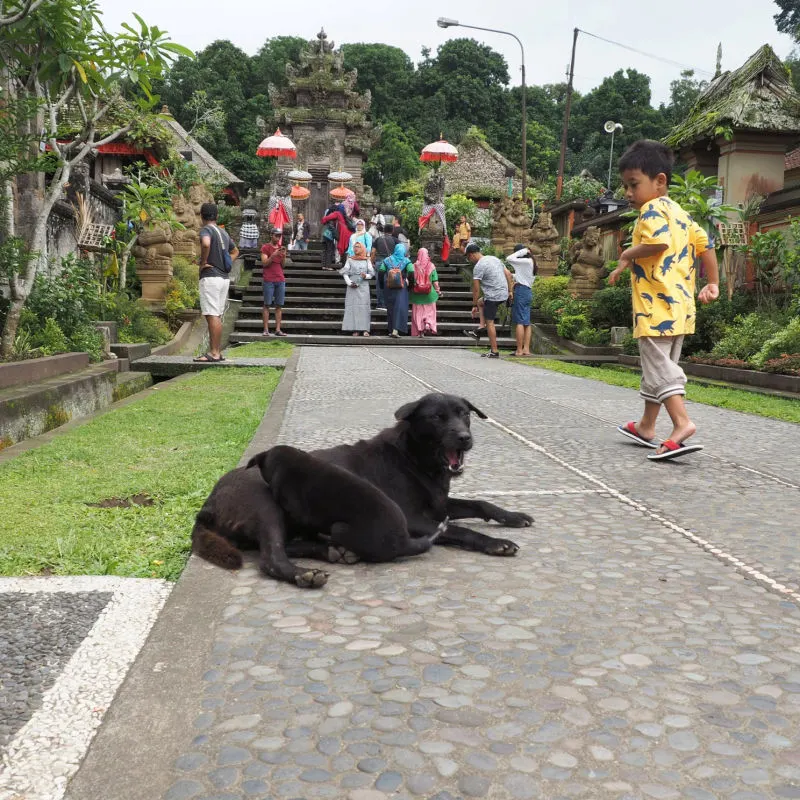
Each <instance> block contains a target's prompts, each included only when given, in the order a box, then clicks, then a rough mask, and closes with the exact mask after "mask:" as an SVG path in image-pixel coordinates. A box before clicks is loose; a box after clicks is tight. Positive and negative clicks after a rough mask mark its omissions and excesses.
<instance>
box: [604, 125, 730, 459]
mask: <svg viewBox="0 0 800 800" xmlns="http://www.w3.org/2000/svg"><path fill="white" fill-rule="evenodd" d="M672 164H673V155H672V151H671V150H670V149H669V148H668V147H666V146H665V145H663V144H661V143H660V142H655V141H650V140H648V139H642V140H640V141H638V142H634V143H633V144H632V145H631V146H630V147H629V148H628V149H627V150H626V151H625V152H624V153H623V154H622V156H621V157H620V160H619V171H620V175H621V177H622V185H623V187H624V189H625V198H626V200H628V202H629V203H630V204H631V206H632V207H633V208H635V209H637V210H638V211H639V218H638V219H637V220H636V224H635V226H634V228H633V246H632V247H629V248H628V249H627V250H625V252H624V253H622V255H621V256H620V257H619V266H618V267H617V268H616V269H615V270H614V271H613V272H612V273H611V274H610V275H609V276H608V282H609V283H610V284H611V285H612V286H613V285H614V284H615V283H616V282H617V281H618V280H619V276H620V275H621V274H622V272H624V270H626V269H630V270H631V272H632V276H633V280H631V292H632V295H633V318H634V330H633V335H634V336H635V337H637V339H638V342H639V355H640V359H641V368H642V382H641V387H640V390H639V394H640V395H641V396H642V399H643V400H644V413H643V414H642V418H641V419H640V420H639V422H638V423H636V422H628V423H626V424H625V425H620V426H619V427H618V428H617V430H618V431H619V432H620V433H621V434H622V435H623V436H625V437H627V438H628V439H631V440H633V441H634V442H636V444H638V445H640V446H642V447H649V448H652V449H654V450H655V451H656V452H655V453H651V454H650V455H648V458H649V459H651V460H653V461H664V460H667V459H672V458H676V457H678V456H682V455H685V454H687V453H693V452H696V451H697V450H702V449H703V446H702V445H699V444H686V441H687V439H689V438H691V437H692V436H694V434H695V431H696V430H697V428H696V426H695V424H694V422H692V420H691V419H689V414H688V412H687V411H686V403H685V402H684V395H685V394H686V388H685V387H686V375H685V373H684V371H683V370H682V369H681V367H680V365H679V364H678V361H679V359H680V356H681V347H682V345H683V337H684V336H687V335H689V334H692V333H694V325H695V316H696V309H695V299H694V291H695V275H696V264H695V261H696V257H698V256H699V258H700V264H701V266H702V267H703V269H704V270H705V275H706V279H707V283H706V285H705V286H704V287H703V288H702V289H701V290H700V293H699V295H698V300H700V302H701V303H710V302H712V301H713V300H716V299H717V298H718V297H719V266H718V264H717V256H716V253H715V251H714V248H713V247H710V246H709V242H708V236H707V235H706V232H705V231H704V230H703V229H702V228H701V227H700V226H699V225H698V224H697V223H696V222H695V221H694V220H693V219H692V218H691V217H690V216H689V215H688V214H687V213H686V212H685V211H684V210H683V209H682V208H681V207H680V206H679V205H678V204H677V203H676V202H674V201H673V200H671V199H670V198H669V197H668V196H667V191H668V187H669V184H670V180H671V178H672ZM662 405H663V406H664V407H665V408H666V409H667V413H668V414H669V416H670V419H671V420H672V432H671V433H670V435H669V438H667V439H665V440H664V441H663V442H661V443H660V444H659V443H658V442H657V441H656V440H655V435H656V419H657V418H658V412H659V411H661V406H662Z"/></svg>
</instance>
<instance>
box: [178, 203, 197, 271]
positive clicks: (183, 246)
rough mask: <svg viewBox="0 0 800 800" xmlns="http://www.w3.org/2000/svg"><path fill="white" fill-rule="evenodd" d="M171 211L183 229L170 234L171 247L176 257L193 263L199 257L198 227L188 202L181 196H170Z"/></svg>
mask: <svg viewBox="0 0 800 800" xmlns="http://www.w3.org/2000/svg"><path fill="white" fill-rule="evenodd" d="M172 210H173V212H174V213H175V217H176V219H177V220H178V222H180V223H181V225H183V228H182V229H181V228H176V229H175V230H174V231H173V232H172V247H173V248H174V250H175V255H176V256H183V257H184V258H187V259H189V261H194V260H196V259H197V257H198V256H199V255H200V235H199V234H200V225H199V224H198V221H197V216H196V215H195V213H194V209H193V208H192V206H191V204H190V203H189V201H188V200H187V199H186V198H185V197H184V196H183V195H182V194H176V195H173V196H172Z"/></svg>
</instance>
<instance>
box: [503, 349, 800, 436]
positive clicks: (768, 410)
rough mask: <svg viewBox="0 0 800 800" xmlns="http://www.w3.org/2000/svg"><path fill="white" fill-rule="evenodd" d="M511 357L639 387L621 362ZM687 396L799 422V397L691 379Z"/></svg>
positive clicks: (592, 378) (689, 398)
mask: <svg viewBox="0 0 800 800" xmlns="http://www.w3.org/2000/svg"><path fill="white" fill-rule="evenodd" d="M507 360H508V361H511V362H514V363H517V364H525V365H527V366H531V367H540V368H542V369H549V370H552V371H553V372H563V373H565V374H566V375H576V376H578V377H580V378H590V379H591V380H595V381H602V382H603V383H610V384H611V385H612V386H624V387H625V388H627V389H638V388H639V374H638V373H636V372H632V371H631V370H629V369H627V368H626V367H624V366H622V365H617V364H609V365H604V366H602V367H589V366H586V365H585V364H575V363H572V362H568V361H552V360H549V359H528V358H509V359H507ZM686 397H687V399H688V400H693V401H694V402H695V403H703V404H704V405H707V406H717V408H729V409H731V410H732V411H742V412H744V413H745V414H757V415H758V416H760V417H771V418H772V419H780V420H784V421H785V422H800V399H797V400H793V399H791V398H784V397H773V396H771V395H766V394H757V393H756V392H748V391H745V390H744V389H731V388H728V387H727V386H700V385H698V384H697V383H693V382H692V377H691V376H689V383H688V384H687V386H686Z"/></svg>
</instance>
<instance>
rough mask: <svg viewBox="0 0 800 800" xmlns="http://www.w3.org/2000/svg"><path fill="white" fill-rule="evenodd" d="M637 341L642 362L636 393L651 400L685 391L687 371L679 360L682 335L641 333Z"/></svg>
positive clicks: (660, 400)
mask: <svg viewBox="0 0 800 800" xmlns="http://www.w3.org/2000/svg"><path fill="white" fill-rule="evenodd" d="M637 341H638V342H639V356H640V357H641V365H642V383H641V387H640V389H639V394H640V395H641V396H642V397H643V398H644V399H645V400H648V401H649V402H651V403H663V402H664V401H665V400H666V399H667V398H668V397H672V396H673V395H675V394H686V388H685V387H686V373H684V371H683V370H682V369H681V367H680V366H679V364H678V361H679V360H680V357H681V347H682V346H683V336H640V337H639V338H638V340H637Z"/></svg>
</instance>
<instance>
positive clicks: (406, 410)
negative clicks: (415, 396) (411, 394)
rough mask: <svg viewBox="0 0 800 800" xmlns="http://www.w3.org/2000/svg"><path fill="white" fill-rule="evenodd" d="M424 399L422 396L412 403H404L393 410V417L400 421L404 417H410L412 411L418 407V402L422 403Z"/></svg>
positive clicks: (412, 413) (412, 414)
mask: <svg viewBox="0 0 800 800" xmlns="http://www.w3.org/2000/svg"><path fill="white" fill-rule="evenodd" d="M424 399H425V398H424V397H423V398H420V399H419V400H415V401H414V402H413V403H406V404H405V405H404V406H400V408H398V409H397V411H395V412H394V418H395V419H397V420H401V421H402V420H405V419H410V418H411V417H413V416H414V413H415V412H416V410H417V409H418V408H419V406H420V403H422V401H423V400H424Z"/></svg>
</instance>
